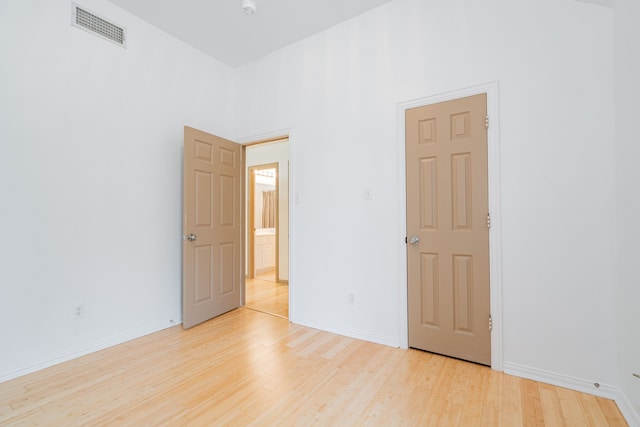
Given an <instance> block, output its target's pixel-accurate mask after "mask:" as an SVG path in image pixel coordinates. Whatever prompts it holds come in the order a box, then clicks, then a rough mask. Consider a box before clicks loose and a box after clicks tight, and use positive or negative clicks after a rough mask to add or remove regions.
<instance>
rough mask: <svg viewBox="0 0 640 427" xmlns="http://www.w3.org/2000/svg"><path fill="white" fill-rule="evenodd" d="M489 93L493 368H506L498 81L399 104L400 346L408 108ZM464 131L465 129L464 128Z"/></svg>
mask: <svg viewBox="0 0 640 427" xmlns="http://www.w3.org/2000/svg"><path fill="white" fill-rule="evenodd" d="M482 93H486V94H487V115H488V116H489V120H490V125H489V128H488V131H487V140H488V153H487V154H488V181H489V182H488V190H489V212H490V213H491V228H490V229H489V259H490V265H489V276H490V297H491V302H490V305H491V315H492V321H493V329H492V331H491V368H492V369H494V370H498V371H502V370H503V366H502V365H503V338H502V331H503V328H502V311H503V309H502V256H501V238H500V236H501V215H500V214H501V211H500V207H501V201H500V200H501V199H500V197H501V193H500V140H499V132H498V129H499V108H498V95H499V85H498V82H490V83H486V84H482V85H478V86H472V87H468V88H464V89H459V90H454V91H450V92H445V93H441V94H436V95H432V96H427V97H423V98H418V99H414V100H411V101H407V102H403V103H400V104H398V107H397V124H398V137H397V144H398V148H397V150H398V151H397V152H398V159H397V162H398V195H399V198H400V200H399V201H398V206H399V209H400V212H399V215H398V216H399V218H400V220H399V221H398V223H399V224H398V233H397V236H398V238H397V242H398V246H397V251H396V252H397V254H398V260H397V262H398V338H399V342H398V345H399V347H401V348H408V346H409V339H408V335H409V331H408V302H407V253H406V243H405V240H404V238H405V235H406V229H407V228H406V227H407V221H406V217H407V207H406V206H407V205H406V203H407V200H406V165H405V126H404V123H405V112H406V110H408V109H411V108H415V107H421V106H424V105H430V104H437V103H439V102H445V101H451V100H454V99H458V98H464V97H468V96H473V95H478V94H482ZM428 125H429V123H424V124H423V126H422V131H421V133H422V134H423V136H422V139H423V141H424V142H425V143H427V142H428V140H429V139H430V138H431V136H430V127H429V126H428ZM460 131H461V132H464V129H460Z"/></svg>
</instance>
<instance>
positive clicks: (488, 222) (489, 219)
mask: <svg viewBox="0 0 640 427" xmlns="http://www.w3.org/2000/svg"><path fill="white" fill-rule="evenodd" d="M487 228H491V214H490V213H489V212H487Z"/></svg>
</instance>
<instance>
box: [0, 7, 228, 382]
mask: <svg viewBox="0 0 640 427" xmlns="http://www.w3.org/2000/svg"><path fill="white" fill-rule="evenodd" d="M80 3H81V4H82V5H83V6H84V7H86V8H87V9H89V10H91V11H93V12H95V13H97V14H99V15H103V16H105V17H106V18H109V19H112V20H114V21H115V22H117V23H118V24H120V25H123V26H125V27H126V28H127V30H128V39H129V40H128V46H127V48H126V49H122V48H120V47H118V46H116V45H114V44H112V43H109V42H106V41H103V40H102V39H100V38H98V37H95V36H93V35H91V34H89V33H87V32H85V31H82V30H79V29H77V28H73V27H72V26H71V24H70V22H71V18H70V12H71V2H70V1H68V0H39V1H36V0H11V1H2V2H0V61H1V65H0V204H1V208H0V218H1V219H0V236H2V237H1V238H0V324H1V325H2V332H1V333H0V337H1V338H0V339H1V342H2V345H1V347H2V351H0V380H3V379H7V378H10V377H13V376H16V375H18V374H21V373H24V372H28V371H30V370H34V369H36V368H38V367H42V366H46V365H49V364H51V363H53V362H56V361H60V360H64V359H67V358H69V357H72V356H76V355H78V354H81V353H83V352H87V351H91V350H94V349H96V348H100V347H102V346H105V345H109V344H113V343H116V342H120V341H122V340H125V339H127V338H132V337H136V336H139V335H142V334H145V333H148V332H151V331H155V330H158V329H161V328H164V327H166V326H170V325H172V324H178V323H180V321H181V261H180V259H181V244H182V243H181V217H182V207H181V204H182V202H181V197H182V196H181V194H182V140H183V135H182V129H183V126H184V125H190V126H193V127H196V128H199V129H203V130H206V131H209V132H213V133H216V134H219V135H221V136H225V135H226V136H227V137H229V136H231V133H232V129H231V127H230V126H231V122H232V113H231V110H232V108H230V106H231V103H232V99H233V94H232V90H233V73H232V70H231V69H229V68H227V67H226V66H223V65H221V64H220V63H219V62H217V61H215V60H213V59H211V58H209V57H207V56H205V55H204V54H202V53H200V52H198V51H196V50H194V49H192V48H189V47H187V46H186V45H184V44H183V43H181V42H179V41H177V40H175V39H173V38H172V37H170V36H167V35H166V34H164V33H162V32H160V31H159V30H158V29H156V28H155V27H152V26H150V25H148V24H146V23H144V22H142V21H140V20H139V19H137V18H135V17H133V16H131V15H129V14H127V13H125V12H123V11H122V10H120V9H119V8H117V7H115V6H114V5H112V4H111V3H108V2H106V1H102V0H81V1H80ZM78 304H82V305H84V309H85V314H84V317H83V318H82V319H80V320H74V319H73V312H74V306H75V305H78Z"/></svg>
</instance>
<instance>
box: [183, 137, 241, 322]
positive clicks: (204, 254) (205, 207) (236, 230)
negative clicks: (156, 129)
mask: <svg viewBox="0 0 640 427" xmlns="http://www.w3.org/2000/svg"><path fill="white" fill-rule="evenodd" d="M243 167H244V165H243V161H242V151H241V146H240V145H238V144H236V143H234V142H231V141H228V140H226V139H223V138H220V137H217V136H215V135H211V134H208V133H206V132H202V131H199V130H197V129H193V128H190V127H187V126H185V128H184V206H183V244H184V247H183V261H182V262H183V266H182V271H183V283H182V293H183V295H182V306H183V310H182V324H183V327H184V328H190V327H192V326H194V325H197V324H199V323H201V322H204V321H206V320H209V319H211V318H213V317H215V316H218V315H220V314H222V313H225V312H227V311H230V310H233V309H234V308H237V307H239V306H240V302H241V301H240V298H241V288H242V285H243V283H244V274H243V271H242V259H243V258H242V221H243V219H242V218H243V215H242V209H241V206H242V204H241V195H242V179H243V178H242V177H243Z"/></svg>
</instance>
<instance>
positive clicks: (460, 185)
mask: <svg viewBox="0 0 640 427" xmlns="http://www.w3.org/2000/svg"><path fill="white" fill-rule="evenodd" d="M486 106H487V98H486V94H481V95H476V96H471V97H467V98H461V99H457V100H453V101H447V102H442V103H438V104H433V105H427V106H424V107H418V108H413V109H409V110H407V111H406V115H405V118H406V122H405V126H406V129H405V130H406V171H407V237H408V242H407V264H408V265H407V268H408V284H407V286H408V298H409V301H408V309H409V346H410V347H414V348H419V349H422V350H427V351H431V352H434V353H440V354H444V355H448V356H452V357H457V358H460V359H464V360H469V361H473V362H477V363H482V364H485V365H490V364H491V332H490V326H489V325H490V323H489V316H490V312H489V308H490V305H489V301H490V300H489V229H488V223H487V216H488V189H487V186H488V178H487V129H486V114H487V113H486V111H487V107H486Z"/></svg>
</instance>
